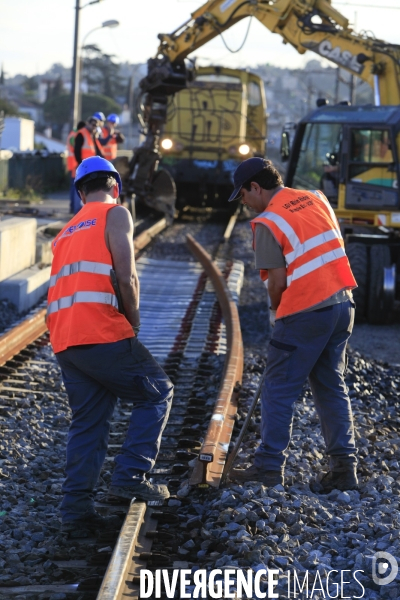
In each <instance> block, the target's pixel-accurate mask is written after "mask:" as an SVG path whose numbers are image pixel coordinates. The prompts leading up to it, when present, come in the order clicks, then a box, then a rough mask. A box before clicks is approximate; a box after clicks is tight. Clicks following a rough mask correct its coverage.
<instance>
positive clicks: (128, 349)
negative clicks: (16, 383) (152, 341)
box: [56, 337, 173, 521]
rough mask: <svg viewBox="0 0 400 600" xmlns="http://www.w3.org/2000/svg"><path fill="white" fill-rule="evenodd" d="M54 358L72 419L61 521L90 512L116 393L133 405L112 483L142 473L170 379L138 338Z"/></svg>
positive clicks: (161, 421) (166, 404)
mask: <svg viewBox="0 0 400 600" xmlns="http://www.w3.org/2000/svg"><path fill="white" fill-rule="evenodd" d="M56 357H57V360H58V362H59V365H60V367H61V373H62V378H63V381H64V385H65V388H66V390H67V394H68V399H69V404H70V407H71V411H72V420H71V425H70V429H69V433H68V441H67V464H66V479H65V482H64V484H63V488H62V491H63V494H64V497H63V500H62V503H61V514H62V517H63V520H64V521H70V520H73V519H77V518H79V517H81V516H82V515H83V514H84V513H87V512H89V513H90V512H93V510H94V509H93V499H94V492H93V490H94V487H95V485H96V484H97V481H98V478H99V475H100V471H101V467H102V465H103V462H104V459H105V456H106V452H107V446H108V436H109V431H110V421H111V417H112V414H113V411H114V407H115V404H116V401H117V398H121V399H122V400H124V401H130V402H132V404H133V410H132V414H131V417H130V421H129V427H128V433H127V435H126V438H125V441H124V443H123V446H122V448H121V452H120V454H119V455H118V456H117V457H116V458H115V469H114V473H113V476H112V485H117V486H128V485H131V484H132V483H133V482H134V481H140V480H142V479H143V477H144V474H145V473H146V472H147V471H149V470H150V469H151V468H152V467H153V465H154V463H155V460H156V457H157V454H158V451H159V448H160V442H161V434H162V432H163V429H164V427H165V425H166V422H167V419H168V415H169V411H170V408H171V402H172V396H173V385H172V383H171V382H170V380H169V379H168V377H167V375H166V374H165V373H164V371H163V370H162V369H161V367H160V366H159V364H158V363H157V362H156V361H155V359H154V358H153V357H152V355H151V354H150V352H149V351H148V350H147V349H146V348H145V347H144V346H143V344H141V343H140V341H139V340H138V338H136V337H135V338H130V339H126V340H121V341H119V342H113V343H110V344H90V345H85V346H72V347H70V348H67V350H64V351H63V352H58V353H57V354H56Z"/></svg>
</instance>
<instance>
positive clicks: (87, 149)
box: [79, 127, 103, 160]
mask: <svg viewBox="0 0 400 600" xmlns="http://www.w3.org/2000/svg"><path fill="white" fill-rule="evenodd" d="M79 133H81V134H82V135H83V146H82V154H81V156H82V160H85V158H90V157H91V156H97V152H96V148H95V143H96V146H97V148H98V149H99V150H100V156H103V151H102V148H101V145H100V142H99V141H98V140H97V139H96V142H94V141H93V136H92V134H91V133H90V131H89V130H88V129H86V127H83V128H82V129H80V130H79Z"/></svg>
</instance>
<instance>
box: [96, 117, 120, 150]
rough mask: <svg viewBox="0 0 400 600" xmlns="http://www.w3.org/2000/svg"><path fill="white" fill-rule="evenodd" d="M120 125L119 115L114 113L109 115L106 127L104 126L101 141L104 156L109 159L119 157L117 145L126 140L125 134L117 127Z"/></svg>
mask: <svg viewBox="0 0 400 600" xmlns="http://www.w3.org/2000/svg"><path fill="white" fill-rule="evenodd" d="M118 125H119V117H118V115H116V114H114V113H112V114H110V115H108V117H107V119H106V122H105V124H104V127H103V128H102V134H101V137H100V140H99V141H100V144H101V146H102V149H103V155H104V158H106V159H107V160H114V159H115V158H117V145H118V144H122V143H123V142H124V141H125V137H124V135H123V134H122V133H120V132H119V131H117V130H116V129H115V128H116V127H118Z"/></svg>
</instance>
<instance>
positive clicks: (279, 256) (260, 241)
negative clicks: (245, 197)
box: [255, 223, 353, 312]
mask: <svg viewBox="0 0 400 600" xmlns="http://www.w3.org/2000/svg"><path fill="white" fill-rule="evenodd" d="M255 246H256V247H255V261H256V269H281V268H282V267H286V262H285V257H284V256H283V252H282V248H281V247H280V245H279V244H278V242H277V241H276V239H275V238H274V236H273V235H272V233H271V231H270V229H268V227H266V226H265V225H262V224H261V223H256V232H255ZM352 299H353V294H352V293H351V290H340V292H337V293H336V294H333V296H330V298H327V299H326V300H323V302H320V303H319V304H316V305H315V306H313V307H311V308H308V309H306V310H305V311H301V312H308V311H310V310H316V309H319V308H324V307H325V306H332V305H333V304H340V303H341V302H346V300H352Z"/></svg>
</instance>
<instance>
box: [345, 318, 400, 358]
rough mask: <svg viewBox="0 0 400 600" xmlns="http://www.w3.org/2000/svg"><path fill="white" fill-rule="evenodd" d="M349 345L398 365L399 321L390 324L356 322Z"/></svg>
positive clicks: (399, 356) (371, 356) (368, 354)
mask: <svg viewBox="0 0 400 600" xmlns="http://www.w3.org/2000/svg"><path fill="white" fill-rule="evenodd" d="M350 347H351V348H353V350H357V351H358V352H360V353H361V354H363V355H364V356H365V357H366V358H373V359H375V360H380V361H382V362H386V363H389V364H391V365H395V366H398V367H400V322H399V319H396V322H395V323H393V324H391V325H368V324H367V323H361V324H356V325H355V326H354V329H353V333H352V336H351V338H350Z"/></svg>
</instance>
